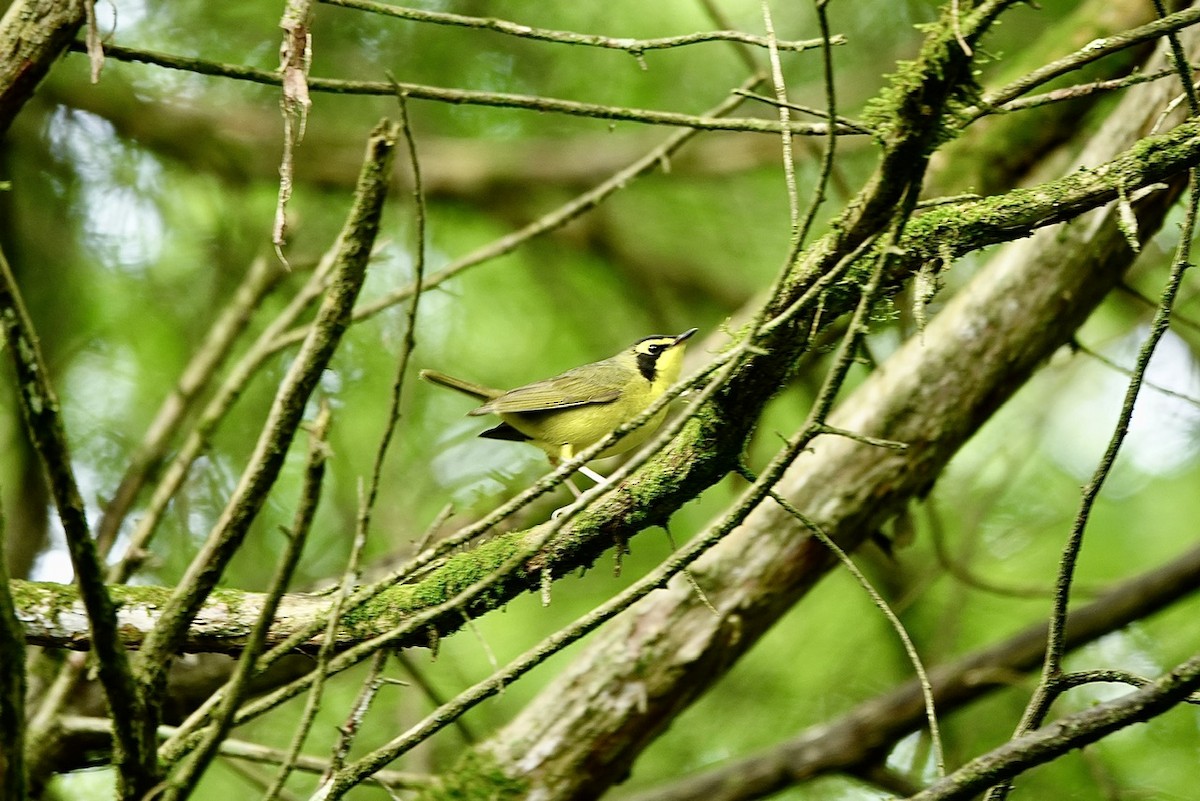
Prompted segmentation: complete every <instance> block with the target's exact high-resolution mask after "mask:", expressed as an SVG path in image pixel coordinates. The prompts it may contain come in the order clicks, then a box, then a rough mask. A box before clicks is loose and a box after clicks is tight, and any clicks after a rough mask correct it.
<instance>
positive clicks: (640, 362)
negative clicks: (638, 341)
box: [637, 348, 662, 384]
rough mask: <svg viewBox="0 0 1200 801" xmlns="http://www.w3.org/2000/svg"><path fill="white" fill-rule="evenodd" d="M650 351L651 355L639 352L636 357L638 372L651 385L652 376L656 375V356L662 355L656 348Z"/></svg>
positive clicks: (652, 381)
mask: <svg viewBox="0 0 1200 801" xmlns="http://www.w3.org/2000/svg"><path fill="white" fill-rule="evenodd" d="M652 350H653V352H651V353H641V352H639V353H638V355H637V366H638V372H639V373H641V374H642V377H643V378H645V379H646V380H647V381H649V382H650V383H651V384H653V383H654V376H655V375H657V374H658V355H659V354H660V353H662V351H661V350H660V349H658V348H654V349H652Z"/></svg>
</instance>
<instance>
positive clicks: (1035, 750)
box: [909, 655, 1200, 801]
mask: <svg viewBox="0 0 1200 801" xmlns="http://www.w3.org/2000/svg"><path fill="white" fill-rule="evenodd" d="M1197 687H1200V655H1197V656H1194V657H1192V658H1191V659H1189V660H1188V661H1186V662H1184V663H1183V664H1181V665H1179V666H1177V667H1176V668H1175V669H1174V670H1172V671H1171V672H1170V673H1167V674H1166V675H1164V676H1162V677H1160V678H1158V679H1156V680H1155V681H1153V682H1151V683H1150V684H1148V685H1146V686H1145V687H1143V688H1141V689H1139V690H1135V691H1134V692H1131V693H1127V694H1126V695H1123V696H1121V697H1120V698H1118V699H1116V700H1115V701H1109V702H1108V703H1105V704H1097V705H1096V706H1093V707H1091V708H1089V709H1085V710H1084V711H1082V712H1076V713H1075V714H1073V715H1067V716H1066V717H1063V718H1060V719H1059V720H1056V721H1055V722H1054V723H1051V724H1050V725H1048V726H1044V727H1042V728H1040V729H1038V730H1037V731H1033V732H1030V733H1029V734H1026V735H1023V736H1021V737H1018V738H1016V739H1013V740H1009V741H1008V742H1007V743H1005V744H1004V745H1002V746H1000V747H999V748H997V749H995V750H993V751H990V752H988V753H986V754H984V755H983V756H979V757H976V758H975V759H972V760H971V761H970V762H968V763H967V764H965V765H963V766H962V767H961V768H959V769H958V770H956V771H954V772H953V773H951V774H950V775H949V776H947V777H946V778H944V779H941V780H940V781H937V782H934V783H933V784H932V785H931V786H929V787H927V788H926V789H925V790H923V791H921V792H919V793H917V794H916V795H914V796H912V798H910V799H909V801H961V800H963V799H969V798H974V797H975V796H976V795H977V794H978V793H979V792H981V791H982V790H985V789H986V788H987V787H988V786H990V785H992V784H995V783H996V782H998V781H1004V780H1006V779H1011V778H1012V777H1013V776H1016V775H1018V774H1020V773H1023V772H1024V771H1026V770H1028V769H1029V768H1032V767H1035V766H1037V765H1042V764H1045V763H1046V762H1049V761H1051V760H1053V759H1056V758H1058V757H1059V756H1062V755H1063V754H1065V753H1067V752H1068V751H1073V750H1075V749H1076V748H1082V747H1083V746H1085V745H1088V744H1089V743H1094V742H1096V741H1097V740H1100V739H1101V738H1103V737H1105V736H1106V735H1109V734H1112V733H1113V732H1115V731H1119V730H1121V729H1123V728H1125V727H1126V726H1131V725H1133V724H1134V723H1142V722H1145V721H1147V720H1150V719H1152V718H1154V717H1157V716H1158V715H1161V714H1162V713H1164V712H1166V711H1167V710H1169V709H1171V708H1172V707H1174V706H1176V705H1177V704H1179V703H1180V702H1181V701H1183V700H1184V699H1186V698H1187V696H1188V695H1189V694H1190V693H1191V692H1192V690H1194V689H1196V688H1197Z"/></svg>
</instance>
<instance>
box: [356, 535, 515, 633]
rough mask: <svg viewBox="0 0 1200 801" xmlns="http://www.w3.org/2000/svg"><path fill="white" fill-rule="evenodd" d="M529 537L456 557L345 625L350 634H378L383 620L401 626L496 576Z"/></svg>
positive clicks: (493, 542)
mask: <svg viewBox="0 0 1200 801" xmlns="http://www.w3.org/2000/svg"><path fill="white" fill-rule="evenodd" d="M525 537H526V532H524V531H518V532H511V533H508V534H501V535H498V536H496V537H493V538H492V539H490V540H488V541H486V542H483V543H480V544H479V545H478V546H476V547H475V548H473V549H472V550H470V551H466V552H463V553H458V554H455V555H454V556H451V557H450V558H449V559H448V560H447V561H446V563H445V564H443V565H441V566H440V567H439V568H438V569H437V570H434V571H432V572H431V573H430V574H429V575H428V576H426V577H425V578H423V579H422V580H421V581H419V582H417V583H416V584H413V585H402V586H399V587H396V588H394V589H392V590H389V591H386V592H383V593H380V594H379V595H378V596H376V597H375V598H373V599H371V600H370V601H367V602H366V603H364V604H363V605H361V606H359V607H358V608H356V609H352V610H350V611H348V612H347V613H346V615H345V617H344V618H343V623H344V625H345V626H346V627H348V628H349V629H350V630H354V629H355V628H356V627H358V626H363V627H365V628H369V629H371V630H375V629H377V628H378V626H379V621H380V620H388V621H396V622H399V620H400V619H402V618H404V617H407V616H409V615H411V614H412V613H413V612H416V611H419V610H422V609H428V608H429V607H431V606H437V605H438V604H441V603H445V602H446V601H448V600H450V599H451V598H453V597H454V596H455V595H457V594H458V593H460V592H462V591H463V590H464V589H466V588H467V587H469V586H471V585H472V584H474V583H475V582H477V581H479V580H480V579H483V578H485V577H487V576H490V575H492V574H494V573H496V572H497V570H499V568H500V567H501V566H502V565H503V564H504V563H505V562H507V561H508V560H509V559H511V558H512V557H513V556H514V555H516V554H517V553H518V552H519V551H520V550H521V548H522V547H523V545H524V542H525ZM485 597H486V596H485Z"/></svg>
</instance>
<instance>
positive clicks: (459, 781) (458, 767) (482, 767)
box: [417, 751, 529, 801]
mask: <svg viewBox="0 0 1200 801" xmlns="http://www.w3.org/2000/svg"><path fill="white" fill-rule="evenodd" d="M528 793H529V783H528V782H526V781H522V780H520V779H514V778H512V777H510V776H509V775H508V774H506V773H505V772H504V770H503V769H502V768H501V767H500V765H499V763H497V762H496V760H495V758H494V757H492V756H490V755H488V754H481V753H479V752H477V751H468V752H467V753H466V754H465V755H464V756H463V757H462V758H461V759H459V760H458V762H457V764H455V766H454V768H453V769H452V770H449V771H446V772H445V773H444V774H443V775H442V781H441V782H440V783H439V785H438V786H437V787H431V788H429V789H426V790H424V791H423V792H422V793H421V794H420V795H418V796H417V798H418V799H419V801H507V800H508V799H514V801H515V799H520V798H525V797H527V795H528Z"/></svg>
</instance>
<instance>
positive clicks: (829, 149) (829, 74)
mask: <svg viewBox="0 0 1200 801" xmlns="http://www.w3.org/2000/svg"><path fill="white" fill-rule="evenodd" d="M826 5H827V3H826V0H816V2H815V3H814V6H815V8H816V12H817V25H818V26H819V27H820V30H821V41H822V46H821V76H822V78H823V81H824V86H825V115H826V118H827V119H828V120H829V122H830V124H836V122H835V121H836V120H837V119H838V114H837V91H836V89H835V88H834V83H833V48H831V47H830V46H829V44H830V42H829V16H828V14H827V13H826V10H825V8H826ZM780 99H782V98H780ZM836 151H837V137H836V136H827V137H825V148H824V151H823V153H822V154H821V172H820V174H819V175H818V176H817V182H816V184H815V185H814V186H813V191H812V198H811V199H810V200H809V202H808V210H807V211H806V212H805V214H804V221H803V222H802V223H801V224H800V227H799V230H798V231H797V233H796V241H795V244H794V246H793V250H792V254H793V256H792V258H795V256H798V255H799V254H800V250H801V249H802V248H803V247H804V245H805V243H806V242H807V241H808V234H809V232H810V231H811V230H812V227H813V223H814V222H815V221H816V219H817V212H818V211H819V210H820V208H821V205H822V204H823V203H824V202H825V192H826V190H827V189H828V188H829V179H830V177H831V176H832V175H833V171H834V167H835V164H834V154H835V153H836Z"/></svg>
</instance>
